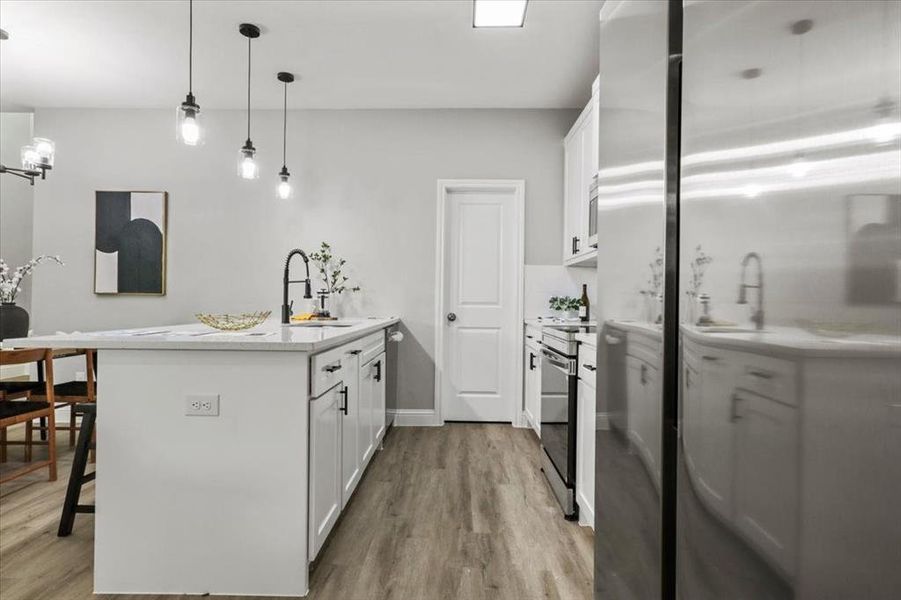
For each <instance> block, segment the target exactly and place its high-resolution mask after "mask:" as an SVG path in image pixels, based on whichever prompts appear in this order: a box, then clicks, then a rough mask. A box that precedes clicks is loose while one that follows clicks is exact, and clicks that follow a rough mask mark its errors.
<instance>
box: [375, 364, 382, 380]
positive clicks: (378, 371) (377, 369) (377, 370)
mask: <svg viewBox="0 0 901 600" xmlns="http://www.w3.org/2000/svg"><path fill="white" fill-rule="evenodd" d="M375 380H376V381H381V380H382V361H378V362H377V363H375Z"/></svg>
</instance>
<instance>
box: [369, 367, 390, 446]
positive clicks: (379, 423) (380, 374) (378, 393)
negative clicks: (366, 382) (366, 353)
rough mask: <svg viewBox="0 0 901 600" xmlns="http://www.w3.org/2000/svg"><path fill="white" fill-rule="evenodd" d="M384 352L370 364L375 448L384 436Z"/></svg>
mask: <svg viewBox="0 0 901 600" xmlns="http://www.w3.org/2000/svg"><path fill="white" fill-rule="evenodd" d="M386 360H387V358H386V354H385V353H384V352H382V353H381V354H379V355H378V357H376V358H375V359H374V360H373V361H371V362H370V363H369V364H370V367H369V369H370V374H371V377H372V394H371V395H372V421H371V423H372V432H373V433H372V438H373V439H372V443H373V448H375V447H376V446H377V445H378V444H379V443H381V441H382V438H383V437H385V424H386V423H387V419H386V417H387V414H386V407H385V367H386V362H385V361H386Z"/></svg>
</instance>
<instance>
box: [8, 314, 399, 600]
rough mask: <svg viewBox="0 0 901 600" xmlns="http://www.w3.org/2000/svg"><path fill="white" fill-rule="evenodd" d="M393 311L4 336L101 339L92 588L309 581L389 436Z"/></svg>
mask: <svg viewBox="0 0 901 600" xmlns="http://www.w3.org/2000/svg"><path fill="white" fill-rule="evenodd" d="M397 322H398V319H397V318H380V319H355V320H344V321H340V322H333V323H331V324H329V325H328V326H320V325H319V324H318V323H317V324H313V325H296V326H283V325H281V324H280V323H278V322H277V321H274V320H273V321H267V322H266V323H264V324H262V325H260V326H259V327H256V328H254V329H252V330H249V331H245V332H229V333H225V332H218V331H215V330H212V329H210V328H208V327H206V326H203V325H199V324H197V325H181V326H164V327H157V328H148V329H135V330H119V331H107V332H93V333H73V334H66V335H53V336H41V337H32V338H26V339H19V340H7V341H5V342H4V345H8V346H16V347H70V348H72V347H76V348H95V349H97V350H98V364H99V367H98V369H99V374H98V390H97V396H98V416H97V465H96V470H97V479H96V505H97V509H96V515H95V545H94V592H95V593H98V594H206V593H209V594H233V595H260V596H265V595H273V596H304V595H306V593H307V591H308V583H309V564H310V562H311V561H312V560H313V559H314V558H315V555H316V553H317V552H318V551H319V549H320V548H321V546H322V543H323V542H324V541H325V538H326V537H327V536H328V533H329V532H330V531H331V528H332V527H333V526H334V524H335V522H336V521H337V518H338V516H339V514H340V512H341V510H342V509H343V507H344V506H345V505H346V503H347V500H348V498H349V496H350V494H352V493H353V490H354V488H355V487H356V484H357V482H359V480H360V478H361V476H362V473H363V471H364V470H365V468H366V466H367V464H368V462H369V461H370V460H371V458H372V456H373V454H374V452H375V449H376V448H377V447H378V445H379V443H380V441H381V438H382V436H383V435H384V432H385V386H384V378H383V373H384V371H385V367H386V365H385V353H384V349H385V344H386V339H385V338H386V330H387V329H388V328H389V327H391V326H392V325H394V324H396V323H397ZM60 543H63V542H60Z"/></svg>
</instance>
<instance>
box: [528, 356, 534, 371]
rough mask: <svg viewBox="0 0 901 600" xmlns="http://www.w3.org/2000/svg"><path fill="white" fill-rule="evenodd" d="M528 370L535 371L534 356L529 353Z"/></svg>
mask: <svg viewBox="0 0 901 600" xmlns="http://www.w3.org/2000/svg"><path fill="white" fill-rule="evenodd" d="M529 370H530V371H534V370H535V355H534V354H532V353H531V352H529Z"/></svg>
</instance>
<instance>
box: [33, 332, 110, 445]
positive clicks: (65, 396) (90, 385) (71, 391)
mask: <svg viewBox="0 0 901 600" xmlns="http://www.w3.org/2000/svg"><path fill="white" fill-rule="evenodd" d="M77 355H84V357H85V378H86V380H87V381H67V382H65V383H58V384H56V385H54V386H53V393H54V399H55V401H56V405H57V408H62V407H64V406H71V407H72V408H71V410H70V411H69V424H68V425H57V427H56V429H57V431H60V430H62V431H68V432H69V447H70V448H71V447H72V446H74V445H75V437H76V432H77V431H78V425H77V423H76V420H75V418H76V417H75V415H76V411H75V407H76V406H77V405H78V404H82V403H85V402H96V401H97V381H96V374H97V351H96V350H81V349H78V350H57V351H55V353H54V356H56V357H57V358H59V357H60V356H65V357H69V356H77ZM32 398H34V399H35V400H46V397H45V396H44V395H43V394H42V393H40V392H33V393H32ZM38 429H40V430H41V439H44V438H45V435H44V424H43V422H42V423H41V424H40V425H39V427H38Z"/></svg>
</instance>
